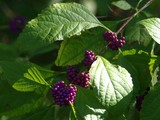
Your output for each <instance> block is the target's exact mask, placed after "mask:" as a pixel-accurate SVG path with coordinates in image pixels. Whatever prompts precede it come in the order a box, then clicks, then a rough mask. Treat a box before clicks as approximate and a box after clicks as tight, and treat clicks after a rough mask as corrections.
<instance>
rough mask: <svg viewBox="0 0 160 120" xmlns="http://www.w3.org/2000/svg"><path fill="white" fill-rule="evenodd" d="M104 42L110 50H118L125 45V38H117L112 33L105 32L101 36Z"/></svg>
mask: <svg viewBox="0 0 160 120" xmlns="http://www.w3.org/2000/svg"><path fill="white" fill-rule="evenodd" d="M103 37H104V39H105V40H106V42H108V47H110V48H111V49H112V50H118V48H121V47H123V45H124V43H125V37H121V38H120V39H118V38H117V35H116V34H115V33H114V32H107V31H106V32H105V33H104V35H103Z"/></svg>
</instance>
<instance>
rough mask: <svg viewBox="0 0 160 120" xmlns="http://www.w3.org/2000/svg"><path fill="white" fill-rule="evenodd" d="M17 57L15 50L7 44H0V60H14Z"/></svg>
mask: <svg viewBox="0 0 160 120" xmlns="http://www.w3.org/2000/svg"><path fill="white" fill-rule="evenodd" d="M17 57H18V54H17V53H16V50H15V49H14V48H13V47H12V46H11V45H8V44H3V43H0V60H11V61H13V60H15V59H16V58H17Z"/></svg>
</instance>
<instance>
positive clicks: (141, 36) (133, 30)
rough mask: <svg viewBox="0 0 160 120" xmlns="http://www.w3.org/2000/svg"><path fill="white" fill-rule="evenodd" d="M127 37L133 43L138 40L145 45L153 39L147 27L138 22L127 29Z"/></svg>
mask: <svg viewBox="0 0 160 120" xmlns="http://www.w3.org/2000/svg"><path fill="white" fill-rule="evenodd" d="M126 39H127V40H128V42H129V43H131V44H132V43H133V42H135V41H137V42H138V43H139V44H142V45H144V46H147V45H148V44H149V43H150V41H151V37H150V35H148V34H147V31H146V29H144V28H142V26H140V25H137V24H136V25H135V26H133V25H132V26H131V27H129V28H128V29H127V31H126Z"/></svg>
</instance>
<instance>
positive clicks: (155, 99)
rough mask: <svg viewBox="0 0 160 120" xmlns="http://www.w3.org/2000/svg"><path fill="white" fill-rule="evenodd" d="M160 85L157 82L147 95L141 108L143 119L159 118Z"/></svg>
mask: <svg viewBox="0 0 160 120" xmlns="http://www.w3.org/2000/svg"><path fill="white" fill-rule="evenodd" d="M159 91H160V85H159V84H157V85H156V86H155V87H153V88H152V89H151V90H150V92H149V93H148V95H147V96H145V98H144V101H143V104H142V110H141V114H140V115H141V120H159V119H160V116H159V113H160V106H159V104H160V94H159Z"/></svg>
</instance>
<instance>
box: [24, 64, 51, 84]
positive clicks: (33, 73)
mask: <svg viewBox="0 0 160 120" xmlns="http://www.w3.org/2000/svg"><path fill="white" fill-rule="evenodd" d="M24 77H25V78H27V79H29V80H32V81H34V82H36V83H39V84H42V85H45V86H50V85H49V84H48V83H47V82H46V81H45V80H44V78H43V77H42V75H41V73H40V72H39V71H38V69H37V68H36V67H31V68H30V69H28V73H24Z"/></svg>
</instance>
